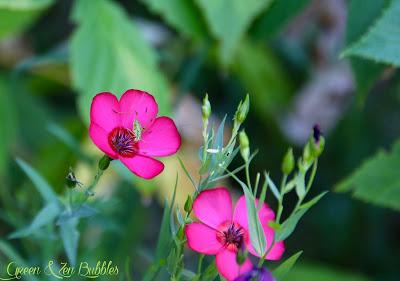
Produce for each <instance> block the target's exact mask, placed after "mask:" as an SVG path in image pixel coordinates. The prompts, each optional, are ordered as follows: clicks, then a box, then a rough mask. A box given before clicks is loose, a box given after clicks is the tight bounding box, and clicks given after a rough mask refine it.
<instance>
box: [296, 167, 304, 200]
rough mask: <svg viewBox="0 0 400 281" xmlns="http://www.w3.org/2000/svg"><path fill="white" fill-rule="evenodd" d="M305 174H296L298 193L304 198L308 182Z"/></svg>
mask: <svg viewBox="0 0 400 281" xmlns="http://www.w3.org/2000/svg"><path fill="white" fill-rule="evenodd" d="M304 177H305V174H304V173H301V172H300V173H298V174H297V175H296V180H295V181H296V193H297V196H298V197H299V198H303V197H304V195H305V194H306V183H305V178H304Z"/></svg>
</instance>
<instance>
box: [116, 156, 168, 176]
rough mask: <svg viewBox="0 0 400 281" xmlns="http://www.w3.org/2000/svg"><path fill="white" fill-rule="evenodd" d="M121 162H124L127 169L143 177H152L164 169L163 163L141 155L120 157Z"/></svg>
mask: <svg viewBox="0 0 400 281" xmlns="http://www.w3.org/2000/svg"><path fill="white" fill-rule="evenodd" d="M119 159H120V160H121V162H122V163H124V164H125V166H126V167H128V169H129V170H130V171H131V172H132V173H134V174H135V175H137V176H138V177H141V178H144V179H152V178H154V177H155V176H157V175H158V174H160V173H161V172H162V171H163V170H164V164H163V163H161V162H160V161H158V160H156V159H153V158H150V157H146V156H141V155H135V156H133V157H121V156H120V158H119Z"/></svg>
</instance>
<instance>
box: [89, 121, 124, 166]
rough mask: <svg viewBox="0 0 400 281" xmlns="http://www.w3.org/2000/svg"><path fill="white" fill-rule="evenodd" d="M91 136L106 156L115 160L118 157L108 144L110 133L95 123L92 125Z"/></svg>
mask: <svg viewBox="0 0 400 281" xmlns="http://www.w3.org/2000/svg"><path fill="white" fill-rule="evenodd" d="M89 135H90V138H91V139H92V141H93V142H94V144H95V145H96V146H97V147H98V148H100V149H101V150H102V151H103V152H104V153H105V154H107V155H108V156H110V157H111V158H113V159H116V158H117V157H118V156H117V154H116V153H115V152H114V150H112V148H111V147H110V145H109V143H108V133H107V132H106V131H105V130H104V129H103V128H102V127H100V126H99V125H97V124H95V123H91V124H90V127H89Z"/></svg>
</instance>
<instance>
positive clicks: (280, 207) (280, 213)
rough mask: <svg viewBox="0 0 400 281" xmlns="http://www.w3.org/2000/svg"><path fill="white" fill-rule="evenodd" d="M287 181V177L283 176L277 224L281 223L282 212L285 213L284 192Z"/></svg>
mask: <svg viewBox="0 0 400 281" xmlns="http://www.w3.org/2000/svg"><path fill="white" fill-rule="evenodd" d="M286 181H287V175H283V177H282V182H281V187H280V196H279V200H278V211H277V214H276V222H277V223H279V222H280V220H281V216H282V212H283V196H284V194H283V191H284V189H285V186H286Z"/></svg>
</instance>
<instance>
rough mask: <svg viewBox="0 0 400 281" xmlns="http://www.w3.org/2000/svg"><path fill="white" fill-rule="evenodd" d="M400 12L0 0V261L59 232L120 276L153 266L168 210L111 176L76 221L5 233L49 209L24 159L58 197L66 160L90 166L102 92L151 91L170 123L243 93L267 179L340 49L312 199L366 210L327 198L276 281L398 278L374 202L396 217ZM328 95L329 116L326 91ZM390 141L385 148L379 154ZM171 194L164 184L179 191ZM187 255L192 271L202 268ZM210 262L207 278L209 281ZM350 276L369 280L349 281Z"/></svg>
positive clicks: (391, 4)
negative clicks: (93, 108)
mask: <svg viewBox="0 0 400 281" xmlns="http://www.w3.org/2000/svg"><path fill="white" fill-rule="evenodd" d="M317 2H320V3H319V4H318V3H317ZM329 5H333V7H334V8H332V6H329ZM324 6H326V7H328V8H326V9H322V11H320V10H319V9H321V7H324ZM338 7H339V8H338ZM335 9H344V10H345V11H344V12H347V14H348V17H347V23H346V27H345V29H346V30H343V32H342V33H345V35H344V36H342V35H335V36H336V37H335V36H333V37H332V38H333V39H332V41H334V42H336V44H337V45H338V46H340V47H337V48H336V49H337V50H336V51H335V52H333V54H329V55H326V56H325V57H324V55H323V54H321V53H323V51H325V49H322V52H321V47H320V45H323V44H322V43H324V42H328V41H329V40H328V39H326V38H325V41H324V42H322V43H321V42H320V41H318V40H319V38H320V37H321V36H323V35H326V34H334V32H332V30H333V29H334V28H332V26H335V24H336V25H337V26H340V25H341V24H343V25H344V24H345V22H344V21H345V18H343V17H339V18H335V17H337V15H336V14H335V13H334V11H336V10H335ZM327 10H328V11H330V12H326V11H327ZM398 10H399V1H397V0H366V1H361V0H350V1H328V0H324V1H310V0H301V1H296V0H274V1H267V0H265V1H255V0H254V1H231V0H218V1H206V0H191V1H185V0H168V1H166V0H165V1H160V0H141V1H132V0H120V1H117V0H114V1H112V0H93V1H83V0H76V1H69V0H59V1H50V0H36V1H34V0H0V136H1V137H0V202H1V203H0V204H1V207H0V220H1V221H0V235H1V236H0V237H1V240H0V265H1V266H2V265H4V264H6V263H7V262H8V261H9V260H14V261H17V262H18V263H19V264H21V265H24V264H26V265H30V264H41V263H44V262H45V261H46V260H48V259H50V258H55V257H56V258H59V259H66V258H67V255H69V256H70V257H71V253H65V251H64V250H63V245H62V243H61V240H60V237H58V236H56V235H55V234H56V233H59V232H60V231H61V233H62V236H63V237H64V241H65V242H64V243H67V244H68V246H67V248H70V249H74V248H77V253H78V257H77V259H78V260H87V261H89V262H94V261H97V260H98V259H99V258H100V259H107V260H113V262H114V263H116V264H118V265H121V266H120V268H121V269H122V268H123V266H122V265H124V264H125V263H126V262H127V261H129V260H130V261H131V263H130V266H128V270H127V274H128V275H129V276H131V277H132V280H138V279H139V277H140V276H142V274H143V273H144V271H145V268H146V267H147V266H148V265H149V264H150V262H151V261H152V260H153V259H154V256H153V255H152V254H151V253H153V252H154V248H155V245H156V242H155V241H156V239H157V237H158V233H157V232H158V231H159V227H160V222H161V217H162V208H161V207H160V206H159V204H157V203H156V202H152V203H151V204H149V202H148V201H149V198H148V197H145V196H143V195H142V194H143V193H145V192H144V191H143V190H141V189H140V188H136V189H134V188H132V181H133V179H132V178H131V177H130V176H129V175H128V176H126V174H123V173H121V172H120V171H119V170H118V169H115V170H117V171H119V172H118V173H115V174H113V175H112V177H113V179H114V180H113V181H111V182H110V181H108V182H106V185H107V188H106V189H107V190H108V189H110V192H112V196H109V197H107V196H105V197H104V200H93V202H91V204H92V205H93V207H95V208H97V209H98V212H99V213H98V214H94V215H93V216H92V217H90V219H87V220H82V221H81V222H80V223H79V224H77V223H76V222H75V221H73V220H72V221H70V222H69V223H70V224H72V225H73V227H68V228H63V227H60V226H58V225H53V226H52V227H49V228H46V227H44V228H43V227H41V228H40V229H41V231H39V232H37V233H36V234H35V235H31V236H29V237H26V238H21V239H13V240H9V239H8V237H9V235H10V234H12V233H14V232H15V231H17V230H26V227H27V226H30V227H32V221H33V222H34V224H33V226H34V227H33V229H35V228H36V226H37V223H38V222H39V225H41V224H42V222H43V220H42V219H43V217H39V218H37V219H36V220H35V219H34V218H35V217H36V216H37V214H38V213H39V214H40V210H44V211H43V212H44V213H48V210H53V209H51V208H54V206H48V205H44V206H43V200H42V198H41V197H40V194H39V193H38V192H37V191H35V189H34V186H33V184H32V183H31V182H30V181H29V179H28V178H27V176H26V175H25V174H24V173H23V171H22V170H21V169H19V167H18V166H17V165H18V164H17V163H16V162H15V161H14V160H15V159H16V158H17V157H18V158H21V159H26V162H27V163H30V164H31V166H32V167H33V168H34V169H36V170H37V173H38V174H40V175H41V176H42V177H43V178H44V179H45V180H46V182H48V185H49V186H51V190H53V191H54V193H55V194H57V195H60V194H64V193H65V186H64V177H65V175H66V174H67V172H68V168H69V167H70V166H73V167H77V166H79V165H81V164H82V163H86V165H88V167H89V168H88V169H90V168H93V163H94V159H95V158H94V157H93V156H92V155H91V152H90V150H91V149H88V148H87V130H86V125H85V124H86V122H87V121H88V117H89V116H88V110H89V105H90V101H91V98H92V97H93V96H94V95H95V94H96V93H97V92H100V91H112V92H114V94H117V95H120V94H122V93H123V91H124V90H126V89H127V88H142V89H144V90H148V91H150V92H151V93H153V94H154V95H155V96H156V98H157V100H158V103H159V106H160V110H161V112H162V113H163V114H170V113H171V112H173V111H174V108H175V105H177V104H179V102H180V101H181V100H182V99H183V98H186V97H187V96H190V97H194V98H197V99H200V98H201V97H203V95H204V93H205V92H208V94H209V96H210V100H211V101H212V104H213V112H214V113H215V114H216V115H218V116H219V117H221V118H222V117H223V116H224V115H225V114H226V113H229V114H231V113H233V111H234V109H235V105H236V103H237V101H238V100H239V99H241V97H243V96H244V95H245V94H246V93H249V94H250V100H251V111H250V115H249V119H248V120H247V122H246V124H245V126H246V132H247V134H248V135H249V136H251V142H252V146H253V147H256V146H257V147H259V148H260V153H259V156H258V158H257V159H255V161H254V164H255V165H256V168H255V170H260V169H262V168H264V167H267V168H268V169H269V170H271V175H272V177H274V175H277V174H278V173H279V169H280V167H279V165H277V163H280V161H281V156H282V155H283V154H284V151H285V150H286V149H287V146H288V145H289V144H290V143H291V140H290V139H288V138H287V137H285V134H283V133H282V132H283V131H284V129H283V128H282V122H281V119H282V117H283V116H286V115H288V114H289V113H290V112H291V110H292V109H293V107H296V100H297V99H298V98H299V95H298V93H299V92H301V90H304V85H306V84H307V83H309V82H310V81H311V80H312V78H314V77H315V76H316V75H317V74H318V72H319V71H321V68H323V67H326V66H328V67H329V66H331V65H335V64H337V63H338V62H339V55H340V51H341V50H340V48H343V50H342V52H343V54H344V55H345V56H346V59H347V56H349V58H348V60H349V62H350V63H351V67H352V74H353V75H354V80H355V81H354V82H355V86H356V90H355V91H354V92H357V97H356V98H355V95H353V93H350V94H349V97H350V98H349V99H348V100H347V101H346V102H345V103H343V104H342V105H341V109H342V111H341V113H340V116H337V117H336V120H335V122H334V124H335V125H334V126H333V127H332V129H331V131H330V132H329V133H328V134H327V136H326V138H327V146H326V154H324V156H323V157H322V159H321V163H320V165H319V167H320V170H319V175H318V177H317V188H316V189H315V194H317V193H318V192H320V191H321V190H325V189H332V188H333V187H334V186H335V185H337V184H338V183H340V184H339V186H341V187H342V188H341V189H342V190H343V191H351V192H353V195H354V197H355V198H358V199H362V201H358V200H353V199H352V198H351V196H349V194H335V193H330V194H329V195H327V196H326V197H325V198H324V199H323V200H321V202H320V205H318V206H317V207H315V210H313V211H311V212H310V214H309V216H307V217H306V218H305V220H304V223H303V222H302V223H301V227H300V226H299V227H298V228H297V229H296V232H295V233H294V235H293V236H292V237H291V238H290V239H289V240H288V241H287V249H288V250H287V251H288V252H287V254H286V256H287V257H289V256H290V254H292V253H294V252H296V251H297V250H299V249H303V250H304V252H303V254H302V256H301V257H300V262H299V263H298V264H295V265H294V267H293V269H292V270H291V271H290V272H289V273H288V274H287V275H286V276H285V278H284V279H283V280H287V281H289V280H349V281H353V280H354V281H355V280H357V281H358V280H360V281H361V280H366V278H365V277H363V275H365V276H368V280H380V281H381V280H382V281H396V280H398V276H399V268H400V254H399V253H400V240H399V237H400V225H399V213H398V212H396V211H394V210H391V209H384V208H381V207H378V206H383V207H390V208H392V209H396V210H398V209H399V200H400V198H399V196H398V195H399V190H400V187H399V184H398V182H399V180H398V179H399V178H400V174H399V173H398V166H399V165H398V162H399V159H397V158H398V155H397V154H398V153H397V152H398V148H396V147H397V146H398V145H393V144H394V143H396V140H397V139H398V138H399V136H400V127H399V125H398V124H400V111H399V104H400V92H399V91H400V76H399V73H398V70H397V69H396V68H395V67H396V66H398V65H399V61H398V60H399V46H400V39H399V38H400V35H399V23H398V19H399V18H398V16H397V15H398V14H399V13H398ZM316 11H317V12H316ZM318 11H320V12H318ZM298 15H300V17H298ZM138 19H139V20H138ZM143 19H145V21H144V22H143ZM151 28H154V29H151ZM149 30H150V31H149ZM154 34H155V35H154ZM339 34H341V33H339ZM152 36H153V37H152ZM154 36H155V37H157V38H156V39H157V40H158V41H157V40H156V41H157V42H156V43H155V42H154V41H152V39H151V38H153V39H154ZM149 38H150V39H149ZM333 49H335V48H333ZM321 57H324V58H321ZM342 61H343V60H342ZM324 94H326V92H324V91H321V92H320V95H321V96H323V95H324ZM329 98H330V103H329V105H330V106H332V107H334V106H336V105H337V100H336V99H335V97H329ZM356 99H358V100H359V104H358V106H357V105H356V104H355V101H356ZM360 104H362V106H359V105H360ZM76 105H77V106H76ZM318 110H327V109H324V108H322V109H320V108H319V105H318V104H317V105H316V106H314V108H313V111H318ZM303 114H309V112H306V113H303ZM188 119H189V117H188ZM228 121H230V120H227V122H228ZM318 121H319V120H315V122H318ZM184 123H185V122H184ZM51 124H52V125H53V127H52V128H53V129H50V130H49V129H48V128H49V125H50V128H51ZM54 124H56V125H54ZM54 126H55V127H56V128H62V129H61V132H62V133H60V130H54V128H55V127H54ZM183 126H185V125H183ZM200 134H201V132H199V136H200ZM65 136H67V137H65ZM66 139H67V141H66ZM68 140H69V141H68ZM71 140H72V142H71ZM71 143H72V144H71ZM189 145H190V143H189ZM77 146H78V147H79V151H77ZM391 146H393V147H394V148H393V149H392V150H391V152H378V154H374V153H376V151H377V150H378V149H380V148H384V149H388V148H389V147H391ZM295 153H299V151H298V149H295ZM373 155H375V156H373ZM363 162H364V164H362V166H360V165H361V163H363ZM232 165H233V166H237V165H238V163H235V162H234V163H233V164H232ZM82 170H84V169H82ZM352 171H354V172H353V174H351V172H352ZM82 173H83V174H84V173H85V172H84V171H83V172H82ZM349 175H350V176H349ZM180 176H181V175H180ZM182 176H184V175H182ZM348 176H349V177H348ZM342 179H345V180H344V181H341V180H342ZM168 184H169V186H170V187H171V189H172V188H173V186H174V183H173V182H169V183H168ZM151 185H152V189H153V190H157V188H155V183H151ZM231 185H232V186H234V183H231ZM41 186H42V185H41ZM111 190H112V191H111ZM383 191H386V192H387V193H382V192H383ZM178 192H179V185H178ZM162 197H165V196H164V195H162ZM267 201H271V204H272V205H273V204H274V203H273V202H272V200H269V198H267ZM363 201H367V202H371V203H373V204H369V203H365V202H363ZM292 202H294V199H293V201H292ZM377 205H378V206H377ZM43 208H44V209H43ZM49 208H50V209H49ZM42 214H43V213H42ZM285 215H287V214H284V216H285ZM39 219H40V220H39ZM46 219H50V220H51V219H54V218H52V217H51V216H50V217H47V218H46ZM46 219H45V221H46ZM35 225H36V226H35ZM41 226H43V225H41ZM75 227H76V229H79V231H80V233H81V234H80V240H79V243H78V242H77V233H76V232H75ZM31 230H32V229H31ZM14 234H15V233H14ZM128 257H129V260H128ZM303 259H304V260H305V261H306V262H307V263H306V264H304V263H302V260H303ZM188 260H189V261H188V264H189V265H191V266H192V267H193V268H195V264H196V260H195V258H194V257H190V256H189V258H188ZM315 261H318V263H317V264H315ZM207 262H209V264H210V267H209V270H208V272H209V276H215V267H214V266H213V263H211V262H210V261H209V260H208V261H207ZM320 264H323V265H320ZM128 265H129V263H128ZM351 271H356V272H361V274H362V275H358V274H355V275H354V274H352V273H351V274H349V273H346V272H351ZM120 276H121V277H120V278H121V280H125V279H124V277H123V275H122V274H121V275H120ZM30 280H37V279H36V278H34V277H32V278H31V279H30ZM103 280H108V279H104V278H103Z"/></svg>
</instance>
